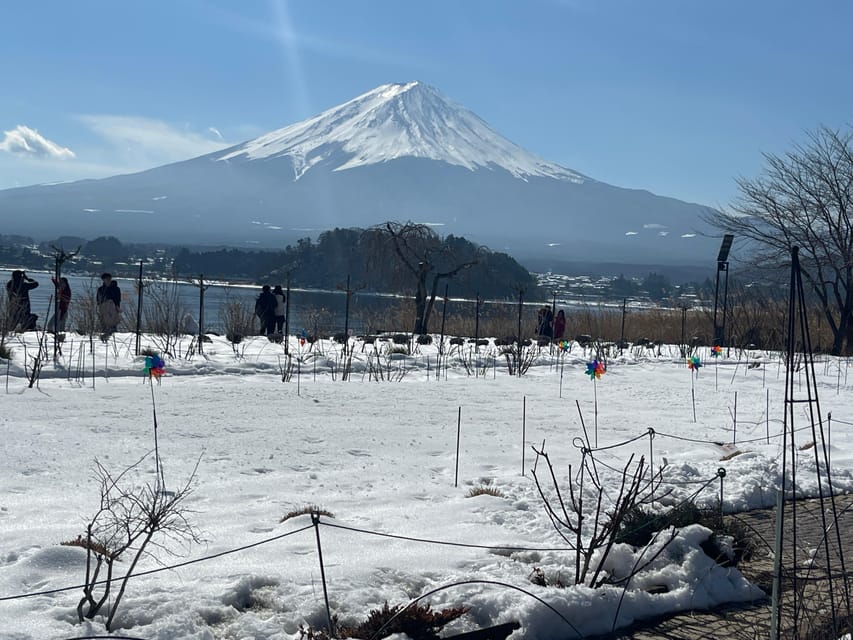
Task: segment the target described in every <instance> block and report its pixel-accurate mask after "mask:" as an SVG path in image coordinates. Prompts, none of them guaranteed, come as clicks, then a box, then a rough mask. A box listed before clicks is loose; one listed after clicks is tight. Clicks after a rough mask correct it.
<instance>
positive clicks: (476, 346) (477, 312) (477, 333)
mask: <svg viewBox="0 0 853 640" xmlns="http://www.w3.org/2000/svg"><path fill="white" fill-rule="evenodd" d="M479 342H480V292H479V291H478V292H477V302H476V304H475V305H474V353H479V352H480V345H479ZM839 371H840V369H839Z"/></svg>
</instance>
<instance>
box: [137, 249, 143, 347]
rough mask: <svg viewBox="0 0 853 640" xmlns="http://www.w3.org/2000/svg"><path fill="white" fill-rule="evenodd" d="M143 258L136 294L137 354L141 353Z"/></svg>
mask: <svg viewBox="0 0 853 640" xmlns="http://www.w3.org/2000/svg"><path fill="white" fill-rule="evenodd" d="M142 262H143V261H142V260H140V261H139V280H138V281H137V283H136V284H137V296H136V355H139V340H140V333H141V332H142V286H143V285H142Z"/></svg>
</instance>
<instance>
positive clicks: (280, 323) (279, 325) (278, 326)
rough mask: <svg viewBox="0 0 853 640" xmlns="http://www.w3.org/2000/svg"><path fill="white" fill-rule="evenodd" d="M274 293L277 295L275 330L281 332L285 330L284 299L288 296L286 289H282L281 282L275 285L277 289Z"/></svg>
mask: <svg viewBox="0 0 853 640" xmlns="http://www.w3.org/2000/svg"><path fill="white" fill-rule="evenodd" d="M272 294H273V295H274V296H275V332H276V333H279V334H280V333H283V332H284V313H285V306H284V301H285V300H286V298H287V296H285V295H284V291H282V290H281V285H280V284H277V285H275V289H273V290H272Z"/></svg>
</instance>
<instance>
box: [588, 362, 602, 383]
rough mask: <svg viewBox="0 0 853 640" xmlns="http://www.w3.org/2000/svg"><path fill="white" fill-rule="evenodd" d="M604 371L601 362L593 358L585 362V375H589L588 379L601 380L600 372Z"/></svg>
mask: <svg viewBox="0 0 853 640" xmlns="http://www.w3.org/2000/svg"><path fill="white" fill-rule="evenodd" d="M606 372H607V369H605V368H604V363H603V362H599V361H598V360H593V361H592V362H587V363H586V375H588V376H589V379H590V380H601V374H603V373H606Z"/></svg>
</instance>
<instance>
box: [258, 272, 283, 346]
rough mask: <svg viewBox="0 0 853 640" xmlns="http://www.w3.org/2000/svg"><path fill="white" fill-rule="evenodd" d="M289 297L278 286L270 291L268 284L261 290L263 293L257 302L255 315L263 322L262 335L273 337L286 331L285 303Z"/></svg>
mask: <svg viewBox="0 0 853 640" xmlns="http://www.w3.org/2000/svg"><path fill="white" fill-rule="evenodd" d="M286 300H287V296H286V295H285V293H284V291H282V289H281V285H280V284H277V285H276V286H275V289H270V286H269V285H268V284H265V285H264V286H263V287H262V288H261V293H260V295H259V296H258V299H257V300H256V301H255V315H256V316H258V319H259V320H260V321H261V335H263V336H273V335H276V334H281V333H282V332H283V331H284V316H285V313H286V311H285V309H286V307H285V301H286Z"/></svg>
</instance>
